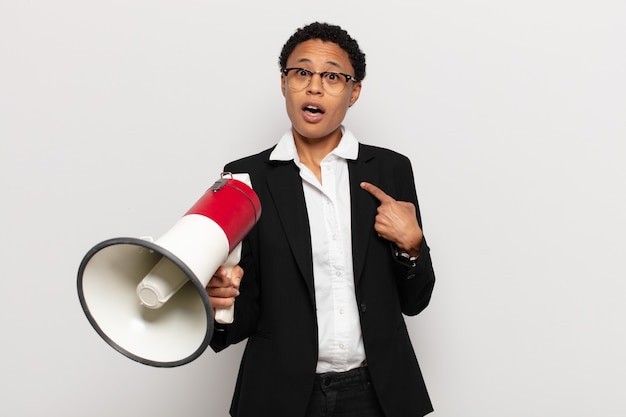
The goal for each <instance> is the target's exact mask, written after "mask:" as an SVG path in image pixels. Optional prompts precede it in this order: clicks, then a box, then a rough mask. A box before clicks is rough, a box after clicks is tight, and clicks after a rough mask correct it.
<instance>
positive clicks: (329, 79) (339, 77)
mask: <svg viewBox="0 0 626 417" xmlns="http://www.w3.org/2000/svg"><path fill="white" fill-rule="evenodd" d="M281 72H282V73H283V74H285V76H286V77H287V85H288V86H289V88H291V89H292V90H294V91H302V90H304V89H305V88H307V87H308V86H309V85H310V84H311V79H313V74H319V76H320V77H321V79H322V86H323V88H324V91H326V92H327V93H328V94H331V95H336V94H340V93H341V92H342V91H343V90H345V89H346V85H348V83H349V82H350V81H352V82H354V83H358V81H357V80H356V78H354V77H353V76H352V75H348V74H344V73H342V72H332V71H311V70H308V69H306V68H285V69H283V70H281Z"/></svg>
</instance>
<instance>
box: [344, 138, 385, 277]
mask: <svg viewBox="0 0 626 417" xmlns="http://www.w3.org/2000/svg"><path fill="white" fill-rule="evenodd" d="M373 158H374V155H373V154H371V153H369V152H368V150H367V149H364V148H363V147H362V146H360V145H359V156H358V158H357V159H356V160H354V161H348V170H349V173H350V201H351V215H352V224H351V226H352V257H353V261H352V262H353V268H354V281H355V284H358V283H359V280H360V278H361V276H362V275H363V266H364V265H365V259H366V257H367V247H368V243H369V242H370V240H371V239H372V234H373V233H375V232H374V218H375V217H376V209H377V207H378V201H377V200H376V199H375V198H374V197H373V196H372V195H371V194H370V193H368V192H367V191H365V190H363V189H362V188H361V186H360V185H359V184H361V182H363V181H367V182H371V183H373V184H377V183H378V170H375V169H372V167H371V162H372V160H373Z"/></svg>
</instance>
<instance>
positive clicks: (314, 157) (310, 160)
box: [293, 129, 342, 183]
mask: <svg viewBox="0 0 626 417" xmlns="http://www.w3.org/2000/svg"><path fill="white" fill-rule="evenodd" d="M341 136H342V133H341V129H337V130H336V131H334V132H333V133H331V134H330V135H328V136H325V137H323V138H317V139H311V138H305V137H304V136H302V135H300V134H298V133H297V132H295V131H294V132H293V137H294V142H295V144H296V150H297V152H298V158H300V162H301V163H302V164H304V165H305V166H306V167H307V168H309V169H310V170H311V171H312V172H313V173H314V174H315V176H316V177H317V179H318V181H319V182H320V183H321V182H322V178H321V176H322V172H321V168H320V164H321V162H322V160H323V159H324V158H326V155H328V154H329V153H331V152H332V151H333V149H335V148H336V147H337V145H339V142H340V141H341Z"/></svg>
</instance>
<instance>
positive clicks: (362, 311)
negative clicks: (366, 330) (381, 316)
mask: <svg viewBox="0 0 626 417" xmlns="http://www.w3.org/2000/svg"><path fill="white" fill-rule="evenodd" d="M365 310H367V306H366V305H365V303H361V313H365Z"/></svg>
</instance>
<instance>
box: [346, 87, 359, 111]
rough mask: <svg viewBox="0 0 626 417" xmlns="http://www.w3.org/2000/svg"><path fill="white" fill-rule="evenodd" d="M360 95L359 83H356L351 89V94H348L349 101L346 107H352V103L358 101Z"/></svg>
mask: <svg viewBox="0 0 626 417" xmlns="http://www.w3.org/2000/svg"><path fill="white" fill-rule="evenodd" d="M360 95H361V83H357V84H355V85H354V87H352V92H351V93H350V101H349V102H348V107H352V106H353V105H354V103H356V101H357V100H358V99H359V96H360Z"/></svg>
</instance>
